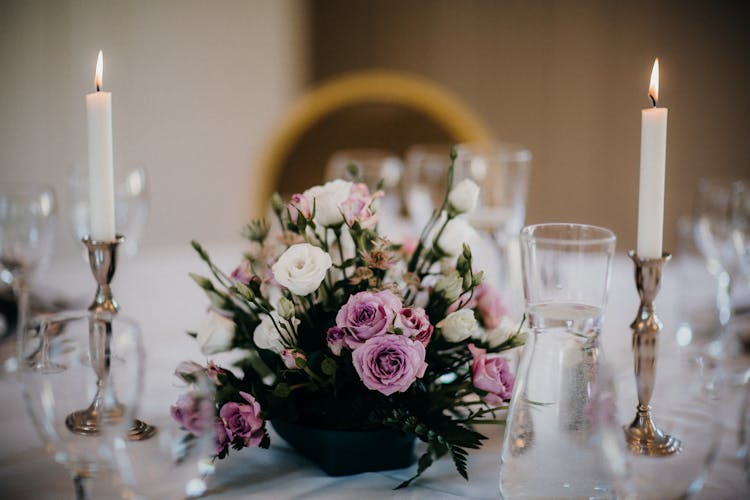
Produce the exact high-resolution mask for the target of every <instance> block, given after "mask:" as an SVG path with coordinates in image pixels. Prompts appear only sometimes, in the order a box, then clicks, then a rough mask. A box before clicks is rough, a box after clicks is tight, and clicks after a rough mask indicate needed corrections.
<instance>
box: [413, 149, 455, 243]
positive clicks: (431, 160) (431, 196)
mask: <svg viewBox="0 0 750 500" xmlns="http://www.w3.org/2000/svg"><path fill="white" fill-rule="evenodd" d="M450 152H451V144H449V143H439V142H438V143H427V144H414V145H412V146H410V147H409V149H407V150H406V154H405V162H406V171H405V176H404V196H405V198H406V206H407V208H408V210H409V216H410V218H411V221H412V224H413V225H414V227H416V228H421V227H424V225H425V224H426V223H427V221H428V220H429V219H430V217H431V216H432V212H433V210H436V209H437V208H438V207H440V204H441V203H442V202H443V197H444V196H445V189H446V186H447V183H448V168H449V167H450V163H451V158H450Z"/></svg>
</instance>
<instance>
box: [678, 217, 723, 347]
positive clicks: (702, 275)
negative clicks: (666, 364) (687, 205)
mask: <svg viewBox="0 0 750 500" xmlns="http://www.w3.org/2000/svg"><path fill="white" fill-rule="evenodd" d="M694 227H695V225H694V224H693V219H692V217H689V216H681V217H680V218H679V219H678V220H677V235H678V241H677V251H675V253H674V258H673V259H672V262H671V263H670V264H669V269H670V274H672V273H673V274H674V275H676V276H679V277H680V285H681V286H680V287H678V290H677V294H678V300H677V301H676V308H677V316H678V325H677V328H676V330H675V340H676V341H677V344H679V345H680V346H683V347H686V346H688V345H693V346H696V347H697V348H699V349H700V348H701V347H705V345H706V344H708V343H710V342H713V341H715V340H716V339H717V337H718V332H720V331H721V323H720V322H719V311H718V310H717V308H716V277H715V276H714V275H713V274H712V273H711V272H709V270H708V268H707V267H706V264H705V259H704V257H703V255H702V254H701V252H700V251H699V250H698V248H696V245H695V237H694V230H693V228H694Z"/></svg>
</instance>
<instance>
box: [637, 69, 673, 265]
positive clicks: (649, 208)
mask: <svg viewBox="0 0 750 500" xmlns="http://www.w3.org/2000/svg"><path fill="white" fill-rule="evenodd" d="M648 96H649V97H650V98H651V104H652V106H651V107H650V108H648V109H644V110H642V111H641V175H640V187H639V191H638V245H637V253H638V256H639V257H641V258H645V259H656V258H660V257H661V254H662V236H663V230H664V169H665V165H666V159H667V108H659V107H657V103H658V100H659V59H658V58H657V59H656V60H655V61H654V69H653V70H652V71H651V85H650V87H649V90H648Z"/></svg>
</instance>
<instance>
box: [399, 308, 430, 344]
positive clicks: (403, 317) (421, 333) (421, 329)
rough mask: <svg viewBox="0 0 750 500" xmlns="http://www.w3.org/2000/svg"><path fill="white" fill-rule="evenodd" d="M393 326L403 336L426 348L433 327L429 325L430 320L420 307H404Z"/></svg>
mask: <svg viewBox="0 0 750 500" xmlns="http://www.w3.org/2000/svg"><path fill="white" fill-rule="evenodd" d="M395 325H396V327H397V328H400V329H401V331H402V332H403V334H404V335H406V336H407V337H409V338H411V339H413V340H416V341H419V342H421V343H422V345H424V346H425V347H427V344H428V343H429V342H430V338H431V337H432V331H433V330H434V329H435V327H433V326H432V323H430V318H428V317H427V313H426V312H425V310H424V309H422V308H421V307H405V308H403V309H401V311H399V313H398V316H396V322H395Z"/></svg>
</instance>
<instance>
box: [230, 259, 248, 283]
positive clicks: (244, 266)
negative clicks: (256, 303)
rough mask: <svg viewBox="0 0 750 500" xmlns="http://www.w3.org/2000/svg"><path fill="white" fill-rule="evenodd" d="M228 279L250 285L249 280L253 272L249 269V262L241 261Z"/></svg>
mask: <svg viewBox="0 0 750 500" xmlns="http://www.w3.org/2000/svg"><path fill="white" fill-rule="evenodd" d="M229 277H230V278H231V279H233V280H234V281H239V282H240V283H244V284H245V285H247V284H248V283H250V280H252V279H253V271H252V270H251V269H250V262H249V261H248V260H247V259H243V260H242V262H240V265H239V266H237V268H235V270H234V271H232V274H231V275H230V276H229Z"/></svg>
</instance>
